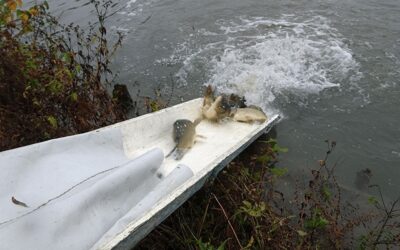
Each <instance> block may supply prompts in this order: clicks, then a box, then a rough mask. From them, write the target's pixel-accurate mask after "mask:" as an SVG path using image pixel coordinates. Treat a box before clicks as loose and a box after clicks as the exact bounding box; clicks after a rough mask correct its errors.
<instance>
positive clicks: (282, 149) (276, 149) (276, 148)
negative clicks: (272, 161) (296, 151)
mask: <svg viewBox="0 0 400 250" xmlns="http://www.w3.org/2000/svg"><path fill="white" fill-rule="evenodd" d="M272 150H273V151H274V152H281V153H287V152H288V151H289V150H288V149H287V148H281V147H279V146H278V144H275V145H274V146H273V147H272Z"/></svg>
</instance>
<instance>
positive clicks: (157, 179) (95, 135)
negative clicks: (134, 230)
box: [0, 127, 193, 250]
mask: <svg viewBox="0 0 400 250" xmlns="http://www.w3.org/2000/svg"><path fill="white" fill-rule="evenodd" d="M163 160H164V155H163V152H162V150H161V149H158V148H155V149H152V150H149V152H147V153H145V154H143V155H141V156H140V157H138V158H136V159H128V158H127V157H126V156H125V153H124V149H123V138H122V135H121V132H120V131H119V129H118V128H117V127H114V128H107V129H103V130H99V131H93V132H89V133H85V134H81V135H76V136H70V137H65V138H61V139H56V140H51V141H47V142H44V143H38V144H34V145H31V146H27V147H22V148H18V149H14V150H9V151H5V152H2V153H0V246H1V249H77V250H78V249H90V248H96V247H98V246H101V245H103V244H104V243H106V242H107V241H109V240H111V239H112V238H113V237H114V236H115V235H116V234H118V233H119V232H121V231H122V230H123V229H124V228H125V227H126V226H127V225H128V224H129V223H132V222H134V221H135V220H136V219H138V218H140V217H141V216H143V215H144V214H145V213H146V211H147V210H148V209H150V208H151V207H153V206H154V205H155V204H156V203H157V202H158V201H159V200H160V199H161V198H162V197H164V196H165V195H168V193H170V192H172V191H173V190H174V189H175V188H177V187H178V186H179V185H181V184H182V183H184V182H185V181H186V180H187V179H189V178H190V177H191V176H193V172H192V171H191V170H190V168H189V167H187V166H184V165H180V166H178V167H177V168H175V169H174V170H173V171H172V172H171V173H170V174H169V175H168V176H165V177H163V176H160V175H159V174H157V170H158V169H159V168H160V167H161V165H162V162H163ZM11 197H15V198H16V199H17V200H19V201H21V202H24V203H26V205H27V206H28V207H23V206H21V205H17V204H14V203H13V202H12V201H11Z"/></svg>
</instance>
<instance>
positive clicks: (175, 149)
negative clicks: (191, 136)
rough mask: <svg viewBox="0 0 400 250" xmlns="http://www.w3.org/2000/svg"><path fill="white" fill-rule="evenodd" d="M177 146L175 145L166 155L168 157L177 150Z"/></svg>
mask: <svg viewBox="0 0 400 250" xmlns="http://www.w3.org/2000/svg"><path fill="white" fill-rule="evenodd" d="M176 147H177V146H175V147H174V148H173V149H172V150H171V152H169V153H168V154H167V155H166V156H165V158H168V157H169V156H170V155H171V154H172V153H173V152H174V151H175V150H176Z"/></svg>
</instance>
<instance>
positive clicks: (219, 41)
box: [161, 15, 361, 108]
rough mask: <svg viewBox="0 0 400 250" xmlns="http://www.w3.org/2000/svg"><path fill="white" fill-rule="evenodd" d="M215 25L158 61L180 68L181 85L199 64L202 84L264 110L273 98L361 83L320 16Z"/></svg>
mask: <svg viewBox="0 0 400 250" xmlns="http://www.w3.org/2000/svg"><path fill="white" fill-rule="evenodd" d="M216 25H217V27H216V28H217V31H215V30H213V31H209V30H206V29H199V30H198V31H197V34H195V35H194V36H193V35H192V36H191V37H189V38H188V39H187V41H185V42H183V43H182V44H180V45H179V46H177V48H176V50H175V52H174V53H173V54H172V55H171V57H170V58H166V59H163V60H161V61H162V62H163V63H166V62H169V63H181V65H182V67H181V68H180V70H179V71H178V73H177V74H176V76H177V77H178V78H179V79H180V82H181V84H184V85H185V84H188V82H187V80H188V76H189V75H193V74H195V70H198V68H199V65H201V66H202V69H203V70H205V71H206V73H205V79H204V84H208V83H210V84H212V85H213V86H215V87H216V88H217V90H218V91H220V92H227V93H232V92H233V93H237V94H240V95H244V96H245V97H246V99H247V100H248V102H249V103H252V104H256V105H259V106H261V107H263V108H267V107H269V106H271V104H273V103H274V101H275V99H276V98H277V96H288V95H289V96H295V97H299V99H304V98H307V96H309V95H310V94H318V93H320V92H321V91H322V90H324V89H327V88H341V87H345V88H346V87H348V88H351V86H353V87H354V84H355V82H357V81H358V80H359V79H360V78H361V73H360V71H359V64H358V63H357V61H356V60H355V59H354V57H353V54H352V52H351V50H350V49H349V48H348V47H347V45H346V44H345V43H344V39H343V38H342V37H341V36H340V34H339V33H338V31H337V30H336V29H334V28H333V27H331V26H330V24H329V21H328V20H327V19H326V18H324V17H321V16H314V17H312V18H310V19H307V20H301V21H298V20H296V17H294V16H289V15H286V16H283V18H282V19H279V20H269V19H267V18H264V17H253V18H248V17H241V18H239V19H237V20H234V21H225V20H220V21H218V22H217V24H216ZM193 39H196V40H193ZM203 74H204V73H203ZM346 84H347V85H348V86H345V85H346Z"/></svg>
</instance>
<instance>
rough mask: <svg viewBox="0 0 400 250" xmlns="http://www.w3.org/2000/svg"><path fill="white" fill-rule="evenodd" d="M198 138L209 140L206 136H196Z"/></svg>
mask: <svg viewBox="0 0 400 250" xmlns="http://www.w3.org/2000/svg"><path fill="white" fill-rule="evenodd" d="M196 137H199V138H201V139H207V137H206V136H204V135H198V134H196Z"/></svg>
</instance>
